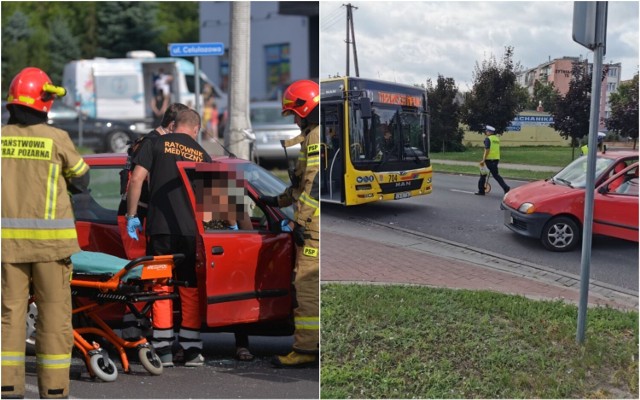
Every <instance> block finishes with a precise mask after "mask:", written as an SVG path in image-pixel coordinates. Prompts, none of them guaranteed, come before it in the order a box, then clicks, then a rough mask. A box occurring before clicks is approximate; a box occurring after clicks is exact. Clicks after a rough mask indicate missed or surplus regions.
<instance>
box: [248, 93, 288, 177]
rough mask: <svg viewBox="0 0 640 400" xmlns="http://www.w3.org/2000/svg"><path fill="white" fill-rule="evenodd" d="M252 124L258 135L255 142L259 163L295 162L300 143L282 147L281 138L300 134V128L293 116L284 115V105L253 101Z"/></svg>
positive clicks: (274, 102) (257, 161) (255, 157)
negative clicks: (285, 148) (285, 149)
mask: <svg viewBox="0 0 640 400" xmlns="http://www.w3.org/2000/svg"><path fill="white" fill-rule="evenodd" d="M250 115H251V126H252V128H253V132H254V134H255V135H256V139H255V142H254V151H253V153H254V160H255V161H256V163H258V164H264V163H265V162H271V163H274V162H278V163H285V162H286V161H287V157H288V161H289V163H291V162H295V160H296V159H297V158H298V153H299V152H300V145H299V144H297V145H295V146H291V147H287V153H286V156H285V151H284V149H283V148H282V144H281V143H280V141H281V140H287V139H291V138H293V137H296V136H297V135H299V134H300V128H299V127H298V125H296V124H295V123H294V122H293V117H291V116H288V117H284V116H282V105H281V104H280V102H277V101H260V102H253V103H251V106H250Z"/></svg>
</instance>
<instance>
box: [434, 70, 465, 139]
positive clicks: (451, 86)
mask: <svg viewBox="0 0 640 400" xmlns="http://www.w3.org/2000/svg"><path fill="white" fill-rule="evenodd" d="M457 95H458V88H457V87H456V82H455V80H454V79H453V78H445V77H444V76H442V75H438V80H437V83H436V84H435V86H434V85H433V82H431V79H429V80H427V101H428V105H429V111H430V113H431V119H430V125H431V126H430V131H431V137H430V140H431V148H432V149H433V150H436V151H443V152H445V151H463V150H464V145H463V144H462V139H463V138H464V131H463V130H462V128H460V105H459V103H458V101H457V100H456V97H457Z"/></svg>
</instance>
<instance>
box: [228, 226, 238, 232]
mask: <svg viewBox="0 0 640 400" xmlns="http://www.w3.org/2000/svg"><path fill="white" fill-rule="evenodd" d="M229 229H231V230H232V231H237V230H238V224H235V225H229Z"/></svg>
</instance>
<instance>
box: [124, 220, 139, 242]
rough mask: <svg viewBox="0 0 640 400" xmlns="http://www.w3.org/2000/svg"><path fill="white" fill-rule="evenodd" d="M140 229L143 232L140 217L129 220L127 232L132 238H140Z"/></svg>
mask: <svg viewBox="0 0 640 400" xmlns="http://www.w3.org/2000/svg"><path fill="white" fill-rule="evenodd" d="M138 229H139V230H140V232H142V224H141V223H140V220H139V219H138V217H133V218H131V219H128V220H127V233H128V234H129V237H130V238H131V239H133V240H138Z"/></svg>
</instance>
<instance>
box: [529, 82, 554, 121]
mask: <svg viewBox="0 0 640 400" xmlns="http://www.w3.org/2000/svg"><path fill="white" fill-rule="evenodd" d="M559 97H560V92H559V91H558V89H557V88H556V87H555V85H554V84H553V82H545V83H542V82H540V81H535V83H534V84H533V95H532V96H531V101H530V102H529V106H528V108H529V109H531V110H535V109H537V108H538V105H539V104H540V103H542V108H543V110H544V111H546V112H548V113H550V114H552V113H553V112H554V111H555V109H556V103H557V101H558V98H559Z"/></svg>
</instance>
